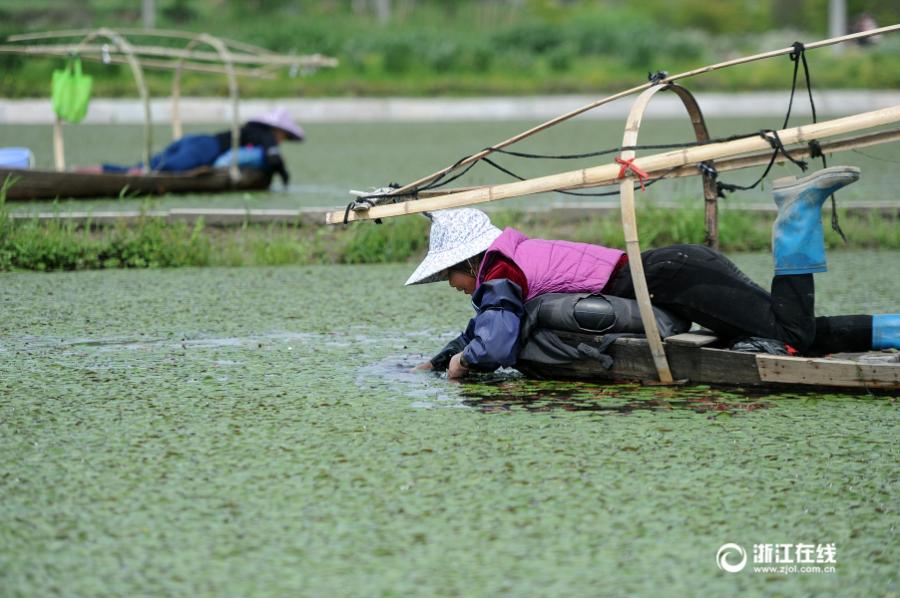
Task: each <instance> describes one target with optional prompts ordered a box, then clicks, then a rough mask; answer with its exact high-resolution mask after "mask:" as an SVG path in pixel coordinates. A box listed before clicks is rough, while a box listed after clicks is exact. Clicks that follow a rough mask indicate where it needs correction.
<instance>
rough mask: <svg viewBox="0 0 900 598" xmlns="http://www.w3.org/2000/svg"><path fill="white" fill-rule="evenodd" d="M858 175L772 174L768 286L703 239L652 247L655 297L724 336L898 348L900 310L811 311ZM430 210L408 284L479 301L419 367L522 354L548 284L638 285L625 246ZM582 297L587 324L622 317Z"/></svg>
mask: <svg viewBox="0 0 900 598" xmlns="http://www.w3.org/2000/svg"><path fill="white" fill-rule="evenodd" d="M858 178H859V169H858V168H855V167H850V166H835V167H831V168H826V169H823V170H820V171H818V172H815V173H813V174H811V175H809V176H806V177H804V178H801V179H799V180H798V179H796V178H794V177H787V178H786V179H779V180H777V181H775V183H774V184H773V194H774V196H775V203H776V204H777V205H778V217H777V218H776V220H775V224H774V229H773V233H772V242H773V254H774V261H775V276H774V277H773V278H772V287H771V293H768V292H766V291H765V290H764V289H763V288H762V287H760V286H758V285H757V284H755V283H754V282H753V281H751V280H750V279H749V278H748V277H747V276H746V275H744V274H743V273H742V272H741V271H740V270H738V268H737V266H735V265H734V264H733V263H732V262H731V261H729V260H728V259H727V258H726V257H725V256H723V255H722V254H721V253H719V252H717V251H715V250H713V249H710V248H708V247H705V246H702V245H673V246H670V247H663V248H659V249H651V250H648V251H644V252H643V253H642V254H641V261H642V262H643V267H644V272H645V274H646V279H647V286H648V288H649V291H650V296H651V297H652V299H653V304H654V306H657V307H660V308H663V309H664V310H666V311H668V312H669V313H671V314H672V315H674V316H676V317H677V318H682V319H684V320H685V321H687V322H696V323H697V324H700V325H701V326H704V327H706V328H708V329H710V330H712V331H713V332H715V333H716V334H717V335H718V336H720V337H723V338H725V339H731V340H739V339H746V338H748V337H756V338H761V339H773V340H772V344H774V345H776V346H779V349H780V350H784V349H785V345H789V346H790V348H789V349H787V350H788V352H791V351H795V352H799V353H814V354H827V353H836V352H841V351H868V350H870V349H886V348H900V315H879V316H870V315H852V316H831V317H818V318H817V317H815V309H814V303H815V289H814V285H813V273H815V272H824V271H825V270H826V269H827V268H826V261H825V238H824V232H823V230H822V212H821V209H822V204H823V203H824V201H825V199H826V198H828V197H829V196H830V195H831V194H832V193H834V192H835V191H837V190H838V189H840V188H841V187H843V186H845V185H848V184H850V183H853V182H854V181H856V180H857V179H858ZM431 218H432V224H431V235H430V239H429V250H428V254H427V255H426V256H425V259H424V260H423V261H422V263H421V264H420V265H419V267H418V268H416V270H415V272H413V274H412V276H410V277H409V280H407V281H406V284H408V285H410V284H422V283H430V282H437V281H441V280H447V281H449V283H450V286H451V287H453V288H455V289H457V290H458V291H462V292H464V293H466V294H467V295H471V296H472V304H473V306H474V307H475V312H476V313H475V317H474V318H472V319H471V320H470V321H469V324H468V326H467V328H466V330H465V332H463V333H462V334H461V335H460V336H459V337H457V338H456V339H454V340H453V341H451V342H450V343H448V345H447V346H446V347H445V348H444V350H443V351H441V352H440V353H439V354H438V355H436V356H435V357H434V358H432V359H431V360H430V361H427V362H425V363H423V364H421V365H419V366H417V367H416V369H421V370H430V369H437V370H444V369H448V370H449V372H448V375H449V377H451V378H459V377H461V376H464V375H465V374H466V373H467V372H468V371H469V370H470V369H472V370H478V371H492V370H495V369H496V368H498V367H500V366H514V365H515V363H516V359H517V356H518V353H519V350H520V346H519V345H520V329H521V326H522V324H523V321H524V319H525V317H526V315H527V314H526V309H525V304H526V302H528V301H529V300H531V299H534V298H535V297H538V296H541V295H544V294H547V293H602V294H603V295H608V296H611V298H615V297H618V298H629V299H634V297H635V292H634V286H633V284H632V278H631V271H630V269H629V267H628V263H627V257H626V255H625V253H624V252H622V251H620V250H618V249H611V248H608V247H602V246H600V245H591V244H587V243H573V242H569V241H548V240H542V239H529V238H528V237H526V236H525V235H523V234H522V233H521V232H519V231H517V230H515V229H512V228H507V229H506V230H504V231H501V230H500V229H498V228H496V227H495V226H493V225H492V224H491V222H490V220H489V219H488V217H487V215H486V214H485V213H484V212H481V211H479V210H475V209H471V208H463V209H458V210H446V211H440V212H435V213H433V214H432V215H431ZM577 305H579V304H576V307H575V309H574V314H573V315H571V316H570V317H573V318H574V319H575V320H577V321H578V325H579V326H581V327H582V328H583V329H585V330H587V331H589V332H594V333H602V332H605V331H606V328H605V325H606V324H605V323H608V322H610V321H615V315H616V314H609V313H607V314H604V313H603V310H604V305H603V303H602V302H594V303H593V304H590V305H589V306H588V307H586V309H585V310H584V312H583V313H581V314H579V313H578V307H577ZM610 305H612V304H610ZM606 309H609V308H606ZM570 311H572V310H570Z"/></svg>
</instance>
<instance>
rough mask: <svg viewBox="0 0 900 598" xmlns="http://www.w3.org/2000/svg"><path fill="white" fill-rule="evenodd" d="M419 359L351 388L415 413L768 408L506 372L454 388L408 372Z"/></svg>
mask: <svg viewBox="0 0 900 598" xmlns="http://www.w3.org/2000/svg"><path fill="white" fill-rule="evenodd" d="M425 359H426V358H425V357H424V356H422V355H412V356H404V357H401V358H397V357H390V358H388V359H385V360H382V361H380V362H377V363H372V364H369V365H365V366H363V367H361V368H359V370H358V372H357V385H358V386H359V387H360V388H364V387H366V386H367V385H369V384H371V381H372V380H373V379H377V380H380V381H381V382H382V383H383V384H386V385H388V386H389V387H390V388H391V389H392V391H393V392H392V393H391V399H390V400H396V399H397V398H399V397H402V398H405V399H409V400H411V402H410V406H411V407H413V408H417V409H432V408H436V407H456V408H459V407H469V408H473V409H478V410H480V411H482V412H484V413H503V412H509V411H525V412H528V413H546V412H550V411H556V410H563V411H572V412H595V413H598V414H629V413H632V412H635V411H653V412H670V411H679V410H682V411H691V412H693V413H707V414H710V416H711V417H716V416H718V415H722V414H724V415H733V414H738V413H747V412H750V411H755V410H757V409H764V408H767V407H770V406H771V404H770V403H768V402H766V401H763V400H761V399H762V398H763V397H766V396H769V395H767V394H760V393H759V392H758V391H757V392H756V393H754V392H752V391H732V390H723V389H715V388H710V387H707V386H692V387H678V388H674V387H648V386H642V385H640V384H594V383H589V382H570V381H547V380H529V379H527V378H525V377H523V376H522V374H520V373H519V372H518V371H516V370H514V369H508V368H507V369H501V370H498V371H497V372H494V373H491V374H482V375H475V376H472V377H470V378H467V379H466V380H464V381H461V382H457V381H453V380H448V379H447V374H446V372H413V371H411V370H412V368H413V367H415V366H416V365H417V364H418V363H421V362H422V361H424V360H425Z"/></svg>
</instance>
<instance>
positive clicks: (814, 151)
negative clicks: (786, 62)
mask: <svg viewBox="0 0 900 598" xmlns="http://www.w3.org/2000/svg"><path fill="white" fill-rule="evenodd" d="M792 47H793V51H792V52H791V53H790V54H789V57H790V60H791V62H793V63H794V71H793V76H792V81H791V95H790V98H789V100H788V108H787V112H786V114H785V117H784V123H783V124H782V126H781V128H782V129H786V128H787V126H788V123H789V122H790V118H791V111H792V109H793V104H794V95H795V93H796V90H797V77H798V75H799V68H800V65H801V64H802V65H803V77H804V80H805V82H806V90H807V94H808V96H809V103H810V109H811V112H812V119H813V122H814V123H815V122H817V114H816V105H815V101H814V100H813V95H812V82H811V79H810V76H809V64H808V63H807V61H806V47H805V46H804V45H803V43H801V42H794V44H793V46H792ZM666 77H668V73H667V72H666V71H657V72H656V73H653V74H651V73H647V78H648V80H649V81H650V83H651V84H652V85H658V84H660V83H662V82H663V81H664V80H665V79H666ZM757 135H760V136H762V137H763V138H764V139H765V140H766V141H767V142H768V143H769V145H770V146H771V147H772V157H771V158H770V160H769V163H768V164H767V165H766V168H765V170H764V172H763V174H762V175H761V176H760V177H759V178H758V179H757V180H756V181H755V182H754V183H753V184H752V185H735V184H730V183H725V182H723V181H720V180H716V195H717V196H718V197H720V198H725V197H726V193H728V192H733V191H739V190H741V191H748V190H751V189H755V188H756V187H757V186H759V184H760V183H761V182H762V181H763V180H764V179H765V178H766V177H767V176H768V174H769V172H770V171H771V170H772V166H773V165H774V164H775V160H776V159H777V157H778V154H779V153H781V154H782V155H783V156H784V157H785V158H786V159H787V160H789V161H790V162H792V163H794V164H795V165H797V166H798V167H799V168H800V169H801V170H802V171H805V170H806V168H807V164H806V162H805V161H803V160H797V159H795V158H794V157H793V156H791V155H790V153H789V152H788V151H787V150H786V148H785V147H784V144H783V143H782V142H781V139H780V138H779V136H778V133H777V132H776V131H774V130H772V129H763V130H761V131H757V132H755V133H746V134H740V135H730V136H728V137H719V138H715V139H708V140H705V141H694V142H685V143H665V144H647V145H630V146H619V147H614V148H609V149H605V150H599V151H594V152H584V153H579V154H534V153H528V152H517V151H513V150H506V149H503V148H500V147H488V148H485V149H484V150H482V151H483V152H485V156H482V157H480V158H477V159H475V160H472V163H471V164H469V165H468V166H466V167H465V168H464V169H463V170H462V171H460V172H458V173H456V174H455V175H453V176H451V177H449V178H448V176H447V175H448V174H449V173H451V172H454V171H455V170H456V169H457V168H459V166H460V165H461V164H462V163H463V162H465V161H466V160H470V159H472V156H465V157H463V158H460V159H459V160H457V161H456V162H455V163H454V164H453V165H452V166H450V167H449V168H447V169H445V170H444V171H443V172H442V173H441V174H440V175H438V176H437V177H435V178H434V179H433V180H432V181H431V182H430V183H428V184H426V185H424V186H422V187H418V188H416V189H413V190H412V191H411V192H410V194H409V195H413V196H414V197H415V198H416V199H418V194H419V192H420V191H426V190H430V189H438V188H440V187H443V186H445V185H448V184H449V183H452V182H453V181H455V180H457V179H459V178H460V177H462V176H465V175H466V173H468V172H469V171H470V170H471V169H472V168H473V167H474V166H475V165H476V164H478V163H479V162H485V163H487V164H488V165H489V166H492V167H493V168H496V169H497V170H499V171H500V172H503V173H504V174H506V175H508V176H511V177H513V178H515V179H518V180H520V181H524V180H525V178H524V177H522V176H520V175H518V174H516V173H515V172H513V171H511V170H509V169H508V168H505V167H503V166H501V165H500V164H498V163H497V162H495V161H493V160H491V159H489V158H487V154H489V153H500V154H506V155H509V156H513V157H517V158H530V159H545V160H577V159H583V158H593V157H598V156H604V155H609V154H614V153H621V152H622V151H625V150H642V149H649V150H656V149H681V148H686V147H697V146H702V145H707V144H711V143H723V142H728V141H735V140H738V139H746V138H749V137H755V136H757ZM809 148H810V154H811V157H813V158H816V157H821V158H822V164H823V167H827V162H826V159H825V156H824V154H822V148H821V146H820V145H819V143H818V141H816V140H813V141H810V142H809ZM697 168H698V169H699V170H700V172H701V173H702V174H704V175H708V176H710V177H712V178H713V179H715V178H716V177H717V176H718V171H717V170H716V169H715V167H714V166H712V165H711V164H706V163H701V164H698V165H697ZM677 169H678V167H674V168H672V169H670V170H668V171H666V172H665V173H663V174H662V175H660V176H659V177H656V178H654V179H650V180H649V181H648V182H646V183H645V185H644V186H645V187H648V186H650V185H652V184H653V183H656V182H657V181H659V180H662V179H664V178H666V177H667V176H668V175H669V174H671V173H672V172H674V171H675V170H677ZM397 187H399V186H397ZM395 188H396V187H395ZM637 188H638V185H637V184H636V185H635V189H637ZM556 192H557V193H562V194H564V195H575V196H581V197H604V196H611V195H618V194H619V192H618V191H610V192H603V193H578V192H575V191H564V190H557V191H556ZM406 196H407V195H404V196H402V197H406ZM384 197H391V195H389V194H387V195H377V194H376V195H369V196H365V197H361V198H357V199H356V200H354V201H352V202H350V204H348V205H347V209H346V211H345V212H344V223H345V224H346V223H347V221H348V217H349V214H350V210H351V209H353V208H354V207H359V206H360V203H365V204H368V207H371V206H374V205H375V202H374V201H372V200H375V199H380V198H384ZM399 197H401V196H397V197H395V198H394V199H393V202H396V201H397V200H398V199H399ZM831 206H832V211H831V227H832V229H834V230H835V231H836V232H837V233H838V234H839V235H840V236H841V238H842V239H843V240H844V241H845V242H846V241H847V238H846V236H845V235H844V232H843V231H842V230H841V227H840V224H839V222H838V216H837V206H836V201H835V196H834V194H832V195H831ZM376 222H378V220H376Z"/></svg>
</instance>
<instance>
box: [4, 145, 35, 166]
mask: <svg viewBox="0 0 900 598" xmlns="http://www.w3.org/2000/svg"><path fill="white" fill-rule="evenodd" d="M32 166H34V154H32V153H31V150H30V149H28V148H27V147H0V168H31V167H32Z"/></svg>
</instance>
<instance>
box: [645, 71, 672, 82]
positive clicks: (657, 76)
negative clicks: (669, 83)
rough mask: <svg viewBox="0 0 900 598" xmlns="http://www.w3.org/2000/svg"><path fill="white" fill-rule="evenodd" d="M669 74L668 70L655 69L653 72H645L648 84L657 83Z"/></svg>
mask: <svg viewBox="0 0 900 598" xmlns="http://www.w3.org/2000/svg"><path fill="white" fill-rule="evenodd" d="M668 76H669V72H668V71H656V72H655V73H647V81H649V82H650V85H659V84H660V83H662V82H663V81H665V80H666V77H668Z"/></svg>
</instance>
